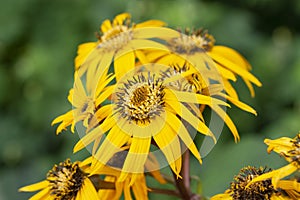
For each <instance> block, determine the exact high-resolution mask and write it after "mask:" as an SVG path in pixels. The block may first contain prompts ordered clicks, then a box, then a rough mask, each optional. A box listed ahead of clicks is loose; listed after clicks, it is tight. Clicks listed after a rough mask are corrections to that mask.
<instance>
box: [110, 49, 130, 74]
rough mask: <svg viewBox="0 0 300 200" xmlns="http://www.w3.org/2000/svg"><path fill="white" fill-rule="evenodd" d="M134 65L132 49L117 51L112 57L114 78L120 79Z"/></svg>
mask: <svg viewBox="0 0 300 200" xmlns="http://www.w3.org/2000/svg"><path fill="white" fill-rule="evenodd" d="M134 65H135V55H134V51H133V50H129V51H127V52H122V51H119V52H118V53H117V54H116V56H115V59H114V69H115V74H116V79H117V80H120V79H121V78H122V76H124V75H125V74H126V73H127V72H129V71H131V70H132V69H133V68H134Z"/></svg>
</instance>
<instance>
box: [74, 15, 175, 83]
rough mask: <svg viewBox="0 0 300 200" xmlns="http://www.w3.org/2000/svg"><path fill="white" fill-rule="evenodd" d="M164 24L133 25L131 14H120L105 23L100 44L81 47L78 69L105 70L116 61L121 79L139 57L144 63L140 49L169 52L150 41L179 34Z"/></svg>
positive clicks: (146, 23)
mask: <svg viewBox="0 0 300 200" xmlns="http://www.w3.org/2000/svg"><path fill="white" fill-rule="evenodd" d="M163 25H165V23H164V22H162V21H159V20H148V21H145V22H142V23H138V24H132V23H131V22H130V15H129V14H128V13H122V14H120V15H117V16H116V17H115V18H114V20H113V21H112V22H111V21H110V20H105V21H104V22H103V23H102V25H101V28H100V32H101V33H100V35H99V36H98V41H97V42H92V43H91V42H90V43H85V44H82V45H80V46H79V47H78V56H77V57H76V58H75V68H76V69H77V70H78V71H79V74H80V75H81V74H82V73H84V72H85V71H87V70H90V69H91V68H97V70H100V71H102V70H105V69H106V68H108V67H109V66H110V65H111V63H112V61H113V63H114V72H115V74H116V78H117V80H119V79H120V78H121V77H122V76H123V75H124V74H125V73H126V72H127V71H129V70H131V69H133V68H134V66H135V60H136V58H137V59H139V60H145V56H144V54H143V53H142V51H141V50H139V49H147V48H155V49H157V48H158V49H166V47H165V46H164V45H162V44H160V43H158V42H154V41H152V40H149V38H154V37H173V36H176V35H178V32H177V31H173V30H172V29H167V28H162V27H161V26H163ZM92 70H94V69H92Z"/></svg>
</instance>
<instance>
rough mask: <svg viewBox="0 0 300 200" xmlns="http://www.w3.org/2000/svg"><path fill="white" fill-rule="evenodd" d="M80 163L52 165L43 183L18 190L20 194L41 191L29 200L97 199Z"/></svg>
mask: <svg viewBox="0 0 300 200" xmlns="http://www.w3.org/2000/svg"><path fill="white" fill-rule="evenodd" d="M84 168H85V166H82V165H81V162H75V163H72V162H71V161H70V160H69V159H67V160H66V161H64V162H61V163H59V164H58V165H54V167H53V168H52V169H51V170H50V171H49V172H48V174H47V178H46V180H44V181H41V182H38V183H35V184H32V185H29V186H25V187H22V188H20V189H19V191H22V192H33V191H37V190H41V191H40V192H38V193H37V194H35V195H34V196H32V197H31V198H30V199H31V200H39V199H41V200H42V199H53V200H65V199H70V200H90V199H98V196H97V192H96V189H95V188H94V186H93V184H92V182H91V181H90V179H89V178H88V174H86V173H85V172H84Z"/></svg>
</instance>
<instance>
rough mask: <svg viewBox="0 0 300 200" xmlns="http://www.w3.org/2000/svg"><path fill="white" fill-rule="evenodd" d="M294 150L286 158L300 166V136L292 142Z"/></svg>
mask: <svg viewBox="0 0 300 200" xmlns="http://www.w3.org/2000/svg"><path fill="white" fill-rule="evenodd" d="M292 143H293V147H294V149H292V150H290V151H289V152H288V153H287V155H285V156H286V157H290V158H291V159H292V161H294V162H296V163H297V164H298V165H299V166H300V134H298V135H297V137H296V138H294V139H293V140H292Z"/></svg>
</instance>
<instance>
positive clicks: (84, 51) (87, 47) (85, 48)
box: [75, 42, 97, 70]
mask: <svg viewBox="0 0 300 200" xmlns="http://www.w3.org/2000/svg"><path fill="white" fill-rule="evenodd" d="M96 46H97V42H88V43H84V44H80V45H79V46H78V50H77V56H76V58H75V69H76V70H77V69H78V68H79V67H80V66H81V65H82V64H83V63H84V62H85V60H86V58H87V57H88V56H89V54H90V53H91V51H92V50H93V49H94V48H95V47H96Z"/></svg>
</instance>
